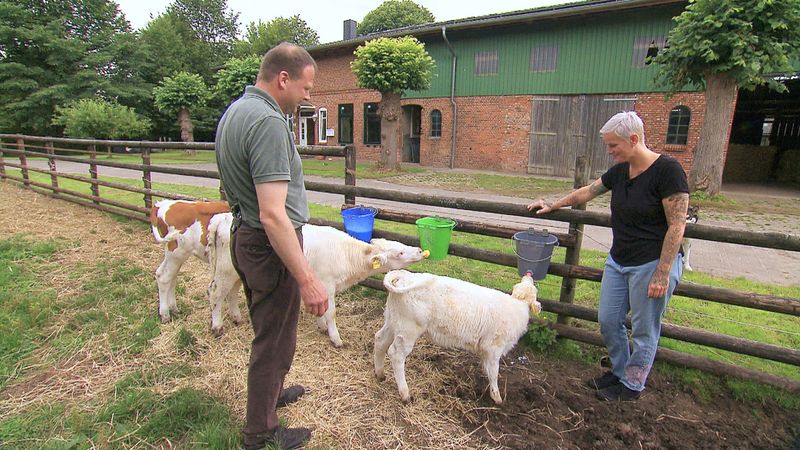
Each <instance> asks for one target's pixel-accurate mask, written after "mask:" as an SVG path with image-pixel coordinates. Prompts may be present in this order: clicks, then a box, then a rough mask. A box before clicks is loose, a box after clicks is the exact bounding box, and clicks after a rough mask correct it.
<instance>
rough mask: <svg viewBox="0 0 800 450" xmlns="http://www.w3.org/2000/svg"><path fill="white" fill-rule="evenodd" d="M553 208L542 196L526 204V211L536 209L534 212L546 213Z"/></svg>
mask: <svg viewBox="0 0 800 450" xmlns="http://www.w3.org/2000/svg"><path fill="white" fill-rule="evenodd" d="M552 210H553V205H552V203H550V204H548V203H547V202H546V201H545V200H544V199H543V198H540V199H539V200H536V201H534V202H531V203H530V204H529V205H528V211H536V214H547V213H549V212H550V211H552Z"/></svg>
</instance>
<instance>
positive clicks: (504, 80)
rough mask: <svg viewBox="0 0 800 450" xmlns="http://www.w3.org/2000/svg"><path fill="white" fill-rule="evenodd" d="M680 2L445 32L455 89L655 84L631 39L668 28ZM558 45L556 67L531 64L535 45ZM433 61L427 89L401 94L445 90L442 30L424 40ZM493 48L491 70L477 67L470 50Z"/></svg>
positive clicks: (615, 88)
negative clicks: (637, 64)
mask: <svg viewBox="0 0 800 450" xmlns="http://www.w3.org/2000/svg"><path fill="white" fill-rule="evenodd" d="M682 10H683V8H682V7H680V6H677V7H676V6H674V5H673V6H666V7H665V6H662V7H653V8H648V9H646V10H641V11H626V12H615V13H606V14H597V15H591V16H585V17H580V18H570V19H559V20H557V21H545V20H541V21H536V22H532V23H530V24H527V25H525V26H522V25H515V26H510V27H507V28H504V29H502V30H501V29H492V30H480V31H471V32H460V33H459V32H448V34H447V37H448V40H449V41H450V43H451V44H452V46H453V48H454V50H455V52H456V56H457V58H458V64H457V73H456V92H455V94H456V96H483V95H517V94H538V95H548V94H552V95H559V94H561V95H569V94H609V93H626V92H652V91H658V89H657V87H656V86H655V84H654V82H653V79H654V77H655V74H656V72H657V70H656V68H655V67H654V66H646V67H644V68H633V67H632V66H633V59H632V57H633V51H634V42H635V40H636V38H638V37H650V36H666V35H667V34H668V32H669V30H670V28H671V27H672V26H673V22H672V17H674V16H676V15H678V14H680V13H681V11H682ZM549 45H556V46H558V65H557V69H556V71H554V72H531V71H530V70H529V64H530V52H531V48H533V47H540V46H549ZM425 46H426V49H427V51H428V52H429V53H430V54H431V56H432V57H433V58H434V60H435V61H436V70H435V75H434V77H433V81H432V84H431V87H430V89H427V90H424V91H410V92H407V93H406V95H405V98H433V97H447V96H449V95H450V80H451V71H452V66H451V59H452V58H451V55H450V52H449V50H448V48H447V46H446V44H445V42H444V40H443V39H441V38H432V39H429V40H426V42H425ZM493 50H497V51H498V56H499V64H498V72H497V74H496V75H475V74H474V55H475V53H476V52H480V51H493Z"/></svg>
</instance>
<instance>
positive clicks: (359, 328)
mask: <svg viewBox="0 0 800 450" xmlns="http://www.w3.org/2000/svg"><path fill="white" fill-rule="evenodd" d="M0 198H2V201H0V238H3V239H7V238H9V237H11V236H15V235H18V234H22V235H24V236H27V237H28V238H29V239H44V238H47V237H55V238H58V239H68V240H70V241H75V240H77V241H80V242H81V243H82V245H81V247H80V248H79V249H72V250H70V254H69V255H63V258H64V264H69V262H70V260H71V259H73V258H75V259H81V260H84V261H86V260H95V259H98V258H108V257H125V258H128V259H130V261H131V263H132V264H141V265H142V266H143V267H146V268H148V269H150V270H154V269H155V267H157V265H158V263H159V262H160V256H161V250H160V249H159V248H158V246H157V245H156V244H154V243H153V241H152V237H151V236H150V235H149V230H148V229H147V228H146V227H145V226H139V225H138V224H131V223H125V222H120V221H118V220H114V219H112V218H111V217H110V216H108V215H104V214H101V213H98V212H96V211H95V210H92V209H88V208H84V207H81V206H77V205H74V204H71V203H67V202H64V201H60V200H54V199H51V198H48V197H45V196H42V195H39V194H36V193H32V192H29V191H24V190H22V189H19V188H18V187H17V186H16V185H15V184H12V183H8V182H6V183H3V182H0ZM22 211H24V214H21V213H20V212H22ZM53 218H58V221H57V224H54V221H53ZM112 236H115V237H112ZM207 283H208V279H207V276H206V273H205V267H204V266H203V265H202V264H201V263H199V262H192V263H189V264H187V265H186V266H185V267H184V269H183V271H182V272H181V276H180V281H179V285H180V286H182V287H183V289H184V292H183V294H182V295H179V298H178V303H179V306H180V307H181V308H182V312H181V314H180V315H179V316H178V317H177V318H176V319H175V320H173V322H171V323H169V324H165V325H162V329H161V334H160V335H159V336H158V337H156V338H155V339H154V340H153V342H152V348H151V349H149V350H148V351H147V352H145V353H146V355H142V356H141V357H136V358H130V360H125V359H124V358H118V359H115V361H114V362H115V367H114V368H113V369H112V368H108V370H105V369H104V367H103V364H104V362H103V361H106V360H108V358H107V356H105V355H101V354H100V353H101V352H102V350H103V347H102V344H96V345H97V347H96V348H93V349H91V351H89V350H87V351H84V355H85V356H84V357H85V358H87V359H94V360H96V361H95V362H93V363H92V362H91V361H88V362H86V363H84V364H81V365H76V366H73V367H70V368H69V371H67V370H66V369H65V370H64V371H63V372H59V371H60V369H59V368H51V369H50V371H49V372H48V374H47V376H42V374H41V373H38V374H37V373H31V374H27V375H26V376H25V377H24V379H22V380H20V382H19V383H16V384H15V385H13V386H9V387H8V388H7V391H9V392H13V394H9V392H6V393H0V411H2V410H6V411H9V410H10V409H11V408H14V407H17V408H22V407H23V406H22V405H27V406H33V405H36V404H37V403H47V402H50V401H62V400H63V396H62V394H63V393H64V390H59V389H42V386H41V385H42V384H43V383H63V384H64V385H77V386H78V387H79V388H76V389H72V390H70V391H69V394H68V396H69V397H70V398H71V399H72V400H73V401H74V403H75V404H76V405H80V404H81V403H83V402H85V400H86V399H87V398H91V397H95V396H98V395H102V393H104V392H108V389H109V388H110V387H111V386H113V383H114V381H115V380H116V379H117V378H118V376H121V375H123V374H124V373H125V372H126V371H127V370H131V371H132V370H136V369H141V368H142V367H143V366H145V367H146V366H148V365H151V366H152V365H157V364H166V363H168V362H169V361H170V360H174V359H176V358H181V357H182V356H179V355H176V353H175V351H174V348H173V347H174V344H173V342H174V338H175V335H176V333H177V331H178V330H179V329H180V328H181V327H186V328H188V329H190V330H192V332H193V333H195V335H196V336H197V338H198V339H199V347H200V348H201V349H202V351H201V354H200V355H199V356H198V357H196V359H194V360H192V361H190V362H191V364H193V365H194V366H196V367H197V368H198V369H199V371H200V373H201V375H200V376H198V377H196V378H192V379H183V380H180V381H175V382H174V383H169V382H168V383H166V384H165V385H164V386H160V389H161V390H162V391H163V392H170V391H172V390H175V389H178V388H180V387H183V386H185V385H186V384H189V385H191V386H193V387H196V388H199V389H203V390H204V391H205V392H208V393H209V394H212V395H214V396H217V397H218V398H220V399H222V401H224V402H225V403H226V404H227V405H229V407H230V408H231V409H232V410H233V411H234V413H235V414H237V415H238V416H239V417H243V412H244V402H245V371H246V366H247V354H248V347H249V341H250V339H251V338H252V333H251V331H250V327H249V325H248V324H245V325H242V326H239V327H234V326H233V325H232V323H231V322H230V320H229V319H228V318H227V317H226V319H225V320H226V322H225V326H226V333H225V335H224V336H222V337H221V338H213V337H212V336H211V333H210V332H209V330H208V315H209V311H208V304H207V301H206V300H205V287H206V286H207ZM57 288H58V289H59V294H61V293H64V292H66V291H67V290H69V289H70V287H68V286H63V287H57ZM382 296H383V295H382V293H377V292H375V291H370V290H368V289H364V288H357V289H355V290H353V291H352V292H351V293H350V294H349V295H345V296H343V297H342V298H340V299H339V301H337V317H338V319H337V322H338V324H339V329H340V331H341V334H342V337H343V339H344V340H345V346H344V347H343V348H341V349H335V348H333V347H332V346H331V345H330V343H329V342H328V339H327V337H326V336H324V335H322V334H321V333H319V332H318V331H317V330H316V329H315V327H314V325H313V322H312V320H311V318H309V317H305V316H304V317H302V318H301V324H300V327H299V336H298V341H299V342H298V350H297V356H296V358H295V364H294V366H293V368H292V371H291V372H290V374H289V377H288V380H287V381H288V382H289V383H296V382H299V383H302V384H303V385H305V386H306V387H307V388H308V390H309V392H308V394H307V395H306V396H305V397H304V398H303V399H302V400H301V401H300V402H298V403H296V404H293V405H291V406H290V407H287V408H285V409H282V410H281V413H280V415H281V416H282V417H283V418H285V419H286V420H287V421H288V422H289V424H290V425H304V426H310V427H312V428H313V429H314V430H315V431H314V437H313V439H312V441H311V442H310V443H309V447H310V448H342V449H355V448H369V449H377V448H436V449H443V448H453V449H464V448H481V449H484V448H509V449H591V448H603V449H631V448H634V449H635V448H664V449H695V448H699V449H750V448H754V449H797V448H800V447H798V445H800V440H798V439H800V411H787V410H785V409H781V408H780V407H778V406H776V405H774V404H772V403H766V404H760V403H754V402H751V401H745V400H737V399H734V398H730V397H718V398H714V399H712V400H709V401H706V400H703V398H704V397H705V396H703V395H700V394H702V393H699V392H694V391H693V390H692V388H689V387H686V386H685V385H682V384H680V383H677V382H675V381H673V380H670V379H668V378H667V377H665V376H664V375H662V374H660V373H659V371H658V368H656V370H655V372H654V373H653V375H652V376H651V378H650V380H649V382H648V389H647V390H646V391H645V394H644V395H643V397H642V398H641V399H639V400H638V401H637V402H633V403H605V402H600V401H598V400H596V399H595V397H594V391H593V390H591V389H590V388H588V387H586V386H585V384H584V381H585V380H586V379H587V378H589V377H591V376H594V375H597V374H599V373H600V371H601V370H603V369H601V368H600V367H599V366H589V365H586V364H583V363H579V362H573V361H565V360H552V359H549V358H548V357H547V356H544V355H539V354H530V353H529V354H522V353H520V352H517V351H513V352H512V353H511V354H509V355H508V356H507V357H505V358H504V359H503V362H502V364H501V368H500V388H501V392H502V394H503V396H504V398H505V399H506V402H505V404H503V405H502V406H496V405H495V404H494V403H493V402H492V401H491V399H490V398H489V395H488V392H487V389H486V384H487V381H486V378H485V376H484V375H483V373H482V370H481V368H480V364H479V361H478V360H477V358H476V357H474V356H472V355H470V354H467V353H465V352H461V351H456V350H441V349H439V348H437V347H434V346H433V345H431V344H430V343H429V342H428V341H427V340H426V339H424V338H423V339H422V340H420V342H419V344H418V345H417V347H416V348H415V349H414V351H413V352H412V353H411V355H410V357H409V359H408V361H407V363H406V374H407V379H408V383H409V386H410V388H411V392H412V395H413V396H414V401H413V402H411V403H410V404H408V405H405V404H403V403H401V402H400V400H399V396H398V394H397V389H396V386H395V384H394V381H393V378H392V374H391V367H390V365H389V364H388V363H387V369H388V372H389V373H388V374H387V375H388V377H387V380H386V381H384V382H381V383H379V382H377V381H376V380H375V377H374V375H373V374H372V369H371V367H372V339H373V338H372V336H373V334H374V333H375V331H377V330H378V329H379V328H380V326H381V324H382V314H383V303H382V300H381V298H382ZM156 298H157V297H156V290H155V282H154V283H153V291H152V295H151V296H150V298H145V299H142V301H143V302H150V303H151V304H152V308H151V311H152V314H154V315H155V314H157V303H156V301H157V300H156ZM242 303H243V302H242ZM101 373H102V374H103V376H102V377H101V376H99V375H100V374H101ZM50 392H59V393H60V394H59V395H60V396H59V397H51V396H50V395H51V394H49V393H50ZM12 403H13V404H12Z"/></svg>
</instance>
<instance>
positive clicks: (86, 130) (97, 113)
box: [53, 98, 150, 139]
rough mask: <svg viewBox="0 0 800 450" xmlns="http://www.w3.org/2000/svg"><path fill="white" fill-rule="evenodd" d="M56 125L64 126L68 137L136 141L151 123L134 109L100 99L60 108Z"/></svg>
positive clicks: (54, 122)
mask: <svg viewBox="0 0 800 450" xmlns="http://www.w3.org/2000/svg"><path fill="white" fill-rule="evenodd" d="M53 124H55V125H61V126H63V127H64V134H65V135H66V136H70V137H76V138H94V139H137V138H141V137H143V136H145V135H146V134H147V131H148V129H149V128H150V121H149V120H148V119H147V118H144V117H141V116H139V115H138V114H136V113H135V112H134V111H133V109H131V108H129V107H127V106H122V105H120V104H117V103H111V102H107V101H105V100H103V99H98V98H95V99H90V98H85V99H82V100H78V101H77V102H74V103H72V104H70V105H69V106H66V107H59V108H57V109H56V117H55V118H53Z"/></svg>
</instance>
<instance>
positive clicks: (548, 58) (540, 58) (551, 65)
mask: <svg viewBox="0 0 800 450" xmlns="http://www.w3.org/2000/svg"><path fill="white" fill-rule="evenodd" d="M557 64H558V47H556V46H555V45H552V46H549V47H533V48H532V49H531V64H530V71H531V72H555V71H556V66H557Z"/></svg>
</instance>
